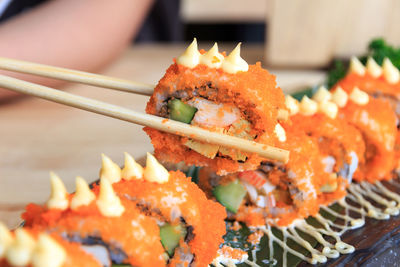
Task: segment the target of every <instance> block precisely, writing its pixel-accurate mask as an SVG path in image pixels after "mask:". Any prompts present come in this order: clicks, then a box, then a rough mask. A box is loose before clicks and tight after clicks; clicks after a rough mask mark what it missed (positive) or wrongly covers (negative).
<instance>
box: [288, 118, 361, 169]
mask: <svg viewBox="0 0 400 267" xmlns="http://www.w3.org/2000/svg"><path fill="white" fill-rule="evenodd" d="M291 120H292V122H293V124H294V125H296V127H299V128H301V129H303V130H304V131H305V132H306V134H308V135H311V136H315V137H317V138H318V142H319V144H320V145H319V148H320V150H321V152H322V153H323V154H325V155H335V156H336V157H335V158H336V160H337V161H342V162H343V163H348V164H349V163H350V162H351V157H350V155H349V152H355V153H356V155H357V157H358V159H359V161H361V162H362V161H363V159H364V153H365V144H364V141H363V137H362V134H361V133H360V131H359V130H357V128H355V127H354V126H352V125H351V124H349V123H348V122H347V121H346V120H345V119H343V118H339V117H337V118H336V119H331V118H329V117H328V116H325V115H324V114H320V113H317V114H315V115H313V116H307V117H305V116H303V115H300V114H298V115H295V116H292V117H291ZM316 125H318V127H316ZM339 165H340V166H339V167H341V166H342V165H343V164H339ZM335 171H338V170H337V169H336V170H335Z"/></svg>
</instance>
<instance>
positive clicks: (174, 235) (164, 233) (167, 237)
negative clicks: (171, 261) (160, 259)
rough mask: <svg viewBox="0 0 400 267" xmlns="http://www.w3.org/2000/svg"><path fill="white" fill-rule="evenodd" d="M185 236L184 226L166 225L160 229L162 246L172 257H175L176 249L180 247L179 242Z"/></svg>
mask: <svg viewBox="0 0 400 267" xmlns="http://www.w3.org/2000/svg"><path fill="white" fill-rule="evenodd" d="M185 236H186V228H185V227H184V226H183V225H182V224H176V225H172V224H169V223H166V224H164V225H163V226H161V227H160V237H161V244H162V245H163V246H164V248H165V250H166V251H167V253H168V255H169V256H170V257H172V256H173V255H174V251H175V248H176V247H178V246H179V241H180V240H181V239H182V238H185Z"/></svg>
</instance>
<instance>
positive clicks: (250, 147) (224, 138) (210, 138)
mask: <svg viewBox="0 0 400 267" xmlns="http://www.w3.org/2000/svg"><path fill="white" fill-rule="evenodd" d="M0 87H3V88H7V89H10V90H13V91H17V92H20V93H24V94H29V95H33V96H36V97H40V98H43V99H47V100H50V101H53V102H57V103H60V104H64V105H67V106H72V107H76V108H80V109H84V110H87V111H90V112H94V113H98V114H102V115H105V116H108V117H112V118H116V119H120V120H124V121H128V122H133V123H136V124H139V125H143V126H148V127H151V128H154V129H157V130H160V131H164V132H168V133H172V134H178V135H181V136H186V137H190V138H192V139H195V140H198V141H202V142H207V143H212V144H217V145H221V146H224V147H230V148H234V149H238V150H242V151H245V152H249V153H257V154H259V155H260V156H262V157H264V158H266V159H270V160H278V161H281V162H284V163H286V162H287V161H288V160H289V151H287V150H283V149H280V148H276V147H272V146H267V145H264V144H259V143H256V142H253V141H248V140H245V139H242V138H238V137H234V136H229V135H224V134H219V133H216V132H210V131H208V130H205V129H202V128H199V127H196V126H191V125H189V124H185V123H181V122H178V121H173V120H169V119H165V118H162V117H157V116H154V115H149V114H145V113H140V112H136V111H133V110H130V109H127V108H123V107H119V106H116V105H112V104H109V103H106V102H102V101H98V100H94V99H91V98H87V97H82V96H77V95H74V94H70V93H66V92H63V91H59V90H56V89H52V88H49V87H46V86H42V85H38V84H34V83H30V82H26V81H21V80H18V79H15V78H11V77H7V76H4V75H0Z"/></svg>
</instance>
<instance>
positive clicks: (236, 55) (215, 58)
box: [176, 38, 249, 74]
mask: <svg viewBox="0 0 400 267" xmlns="http://www.w3.org/2000/svg"><path fill="white" fill-rule="evenodd" d="M240 46H241V43H239V44H238V45H237V46H236V47H235V49H233V50H232V52H231V53H230V54H229V55H228V56H227V57H224V56H223V55H222V54H221V53H219V52H218V45H217V43H215V44H214V46H213V47H212V48H211V49H210V50H209V51H208V52H206V53H204V54H203V55H202V54H201V53H200V52H199V50H198V46H197V40H196V38H194V40H193V42H192V43H191V44H190V45H189V46H188V48H187V49H186V50H185V52H184V53H183V54H182V55H180V56H179V57H178V58H177V59H176V62H177V63H178V64H179V65H183V66H185V67H188V68H191V69H192V68H194V67H196V66H197V65H199V64H204V65H206V66H208V67H210V68H217V69H222V70H223V71H224V72H226V73H230V74H235V73H237V72H239V71H248V69H249V64H247V62H246V61H245V60H244V59H243V58H242V57H241V56H240Z"/></svg>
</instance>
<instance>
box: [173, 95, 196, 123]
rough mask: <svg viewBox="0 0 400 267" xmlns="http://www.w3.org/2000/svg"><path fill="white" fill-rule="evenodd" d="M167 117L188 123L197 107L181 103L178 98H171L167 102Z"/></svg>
mask: <svg viewBox="0 0 400 267" xmlns="http://www.w3.org/2000/svg"><path fill="white" fill-rule="evenodd" d="M168 109H169V118H170V119H171V120H174V121H180V122H184V123H190V122H191V121H192V120H193V117H194V114H195V113H196V111H197V108H195V107H192V106H190V105H188V104H186V103H183V102H182V101H180V100H179V99H173V100H170V101H169V102H168Z"/></svg>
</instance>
